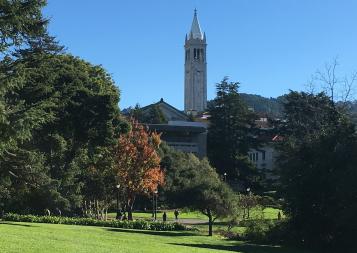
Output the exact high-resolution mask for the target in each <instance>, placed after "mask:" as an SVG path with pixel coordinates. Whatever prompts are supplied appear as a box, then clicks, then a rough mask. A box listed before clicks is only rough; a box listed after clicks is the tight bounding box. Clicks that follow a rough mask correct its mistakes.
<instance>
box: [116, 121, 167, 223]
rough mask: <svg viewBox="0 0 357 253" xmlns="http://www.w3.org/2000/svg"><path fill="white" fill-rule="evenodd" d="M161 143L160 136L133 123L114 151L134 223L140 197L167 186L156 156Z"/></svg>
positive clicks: (129, 212) (129, 217)
mask: <svg viewBox="0 0 357 253" xmlns="http://www.w3.org/2000/svg"><path fill="white" fill-rule="evenodd" d="M160 142H161V141H160V135H158V134H156V133H155V132H152V133H149V132H148V131H147V129H145V127H144V126H143V125H140V124H139V123H138V122H137V121H135V120H133V121H131V130H130V131H129V132H128V133H126V134H123V135H121V136H120V138H119V141H118V145H117V146H116V148H115V149H114V161H115V163H114V171H115V174H116V178H117V182H118V183H120V185H121V187H122V188H123V189H124V195H125V198H126V201H125V205H126V209H127V211H128V219H129V220H132V210H133V205H134V202H135V199H136V197H137V195H139V194H146V195H149V194H152V193H153V192H155V191H156V190H157V188H158V186H160V185H163V183H164V173H163V171H162V169H161V168H160V156H159V155H158V153H157V149H158V148H159V145H160Z"/></svg>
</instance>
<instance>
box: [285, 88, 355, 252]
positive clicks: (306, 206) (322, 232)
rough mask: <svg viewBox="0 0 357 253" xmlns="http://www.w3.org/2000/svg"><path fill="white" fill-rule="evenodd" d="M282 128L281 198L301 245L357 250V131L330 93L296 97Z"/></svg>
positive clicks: (292, 97)
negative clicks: (355, 242) (355, 246)
mask: <svg viewBox="0 0 357 253" xmlns="http://www.w3.org/2000/svg"><path fill="white" fill-rule="evenodd" d="M285 114H286V121H284V122H283V125H282V127H281V128H280V134H281V135H282V137H283V141H282V142H281V143H280V144H279V146H278V147H279V152H280V158H279V167H280V177H281V194H282V197H283V199H284V203H285V204H284V211H285V213H286V214H287V215H288V217H289V218H290V222H291V225H292V230H291V231H295V235H296V239H297V240H298V241H299V242H303V243H306V244H309V245H310V246H315V247H322V246H323V245H324V246H336V247H337V248H339V249H342V248H343V247H346V248H350V249H351V247H353V245H354V243H353V238H356V236H357V229H356V227H357V219H356V216H355V213H356V212H357V206H356V200H357V199H356V197H357V187H356V184H355V182H356V180H357V169H356V165H357V157H356V153H357V135H356V130H355V126H354V125H353V124H352V123H351V122H350V120H349V119H348V117H347V116H346V115H344V114H343V113H342V112H341V111H339V110H338V108H337V107H336V105H335V103H334V102H333V101H332V100H331V99H330V98H329V97H328V96H326V95H325V94H324V93H320V94H316V95H314V94H309V93H303V92H302V93H300V92H291V93H290V94H289V95H288V96H286V104H285Z"/></svg>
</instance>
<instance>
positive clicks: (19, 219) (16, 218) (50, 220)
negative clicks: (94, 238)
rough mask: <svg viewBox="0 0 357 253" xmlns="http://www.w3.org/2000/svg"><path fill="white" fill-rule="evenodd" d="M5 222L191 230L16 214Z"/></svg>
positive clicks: (151, 223)
mask: <svg viewBox="0 0 357 253" xmlns="http://www.w3.org/2000/svg"><path fill="white" fill-rule="evenodd" d="M2 220H3V221H14V222H34V223H50V224H66V225H82V226H97V227H112V228H126V229H141V230H155V231H184V230H189V229H188V227H186V226H185V225H183V224H180V223H177V222H174V223H170V222H158V221H145V220H134V221H128V220H125V221H121V220H109V221H104V220H97V219H93V218H72V217H62V216H61V217H60V216H36V215H20V214H14V213H8V214H5V215H4V216H3V217H2Z"/></svg>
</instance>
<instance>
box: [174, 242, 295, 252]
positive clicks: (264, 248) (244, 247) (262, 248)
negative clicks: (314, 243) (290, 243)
mask: <svg viewBox="0 0 357 253" xmlns="http://www.w3.org/2000/svg"><path fill="white" fill-rule="evenodd" d="M170 244H171V245H176V246H186V247H192V248H202V249H212V250H216V251H219V250H225V251H233V252H242V253H297V252H298V251H295V250H291V249H287V248H285V247H278V246H269V245H256V244H241V245H215V244H188V243H170Z"/></svg>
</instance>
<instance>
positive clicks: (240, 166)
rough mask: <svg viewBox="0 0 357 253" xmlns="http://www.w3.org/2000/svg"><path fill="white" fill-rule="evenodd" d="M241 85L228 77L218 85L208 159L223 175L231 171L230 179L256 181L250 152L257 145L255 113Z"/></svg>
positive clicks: (250, 182) (211, 116)
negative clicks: (248, 105) (241, 93)
mask: <svg viewBox="0 0 357 253" xmlns="http://www.w3.org/2000/svg"><path fill="white" fill-rule="evenodd" d="M238 88H239V83H237V82H228V78H224V79H223V80H222V82H221V83H218V84H217V86H216V90H217V95H216V98H215V99H214V100H213V101H212V102H211V103H210V105H209V108H208V111H209V115H210V125H209V131H208V158H209V160H210V162H211V163H212V165H213V166H214V167H215V168H217V171H218V173H219V174H220V175H223V174H224V173H227V174H228V175H229V179H240V180H243V181H244V182H245V183H246V184H252V183H253V182H254V180H255V179H254V177H253V175H254V174H255V173H254V171H253V167H252V165H251V164H250V162H249V160H248V157H247V153H248V151H249V149H250V148H252V147H255V146H256V144H257V143H256V142H257V140H256V139H255V138H254V131H255V130H254V120H255V115H254V113H252V112H251V111H249V110H248V107H247V106H246V105H245V104H244V102H243V101H242V99H241V97H240V95H239V93H238Z"/></svg>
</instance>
